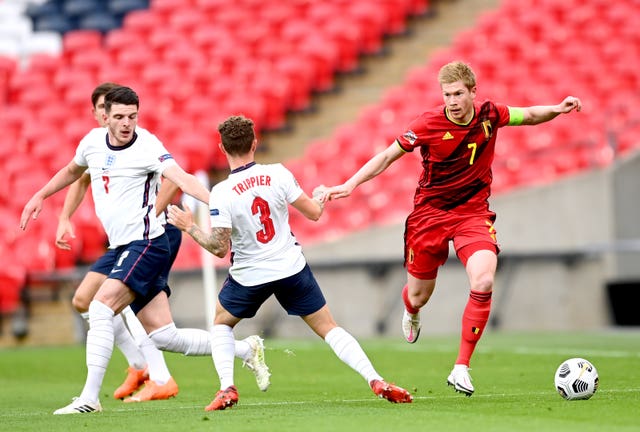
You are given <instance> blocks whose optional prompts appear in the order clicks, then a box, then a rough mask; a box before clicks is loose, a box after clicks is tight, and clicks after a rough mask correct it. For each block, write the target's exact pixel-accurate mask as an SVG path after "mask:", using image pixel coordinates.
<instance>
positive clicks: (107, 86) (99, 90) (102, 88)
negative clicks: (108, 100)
mask: <svg viewBox="0 0 640 432" xmlns="http://www.w3.org/2000/svg"><path fill="white" fill-rule="evenodd" d="M115 87H118V84H116V83H112V82H104V83H102V84H100V85H99V86H98V87H96V88H94V89H93V93H91V105H92V106H93V107H94V108H95V107H96V104H97V103H98V99H100V96H103V95H106V94H107V93H108V92H109V90H111V89H113V88H115Z"/></svg>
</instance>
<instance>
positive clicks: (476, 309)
mask: <svg viewBox="0 0 640 432" xmlns="http://www.w3.org/2000/svg"><path fill="white" fill-rule="evenodd" d="M490 312H491V291H490V292H486V293H485V292H480V291H473V290H471V292H470V294H469V300H468V301H467V306H466V307H465V309H464V313H463V314H462V337H461V338H460V351H459V353H458V359H457V360H456V364H463V365H467V366H469V361H470V360H471V355H472V354H473V351H474V350H475V348H476V344H477V343H478V341H479V340H480V337H481V336H482V332H483V330H484V328H485V326H486V325H487V321H488V320H489V313H490Z"/></svg>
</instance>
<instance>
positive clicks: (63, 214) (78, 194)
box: [56, 172, 91, 250]
mask: <svg viewBox="0 0 640 432" xmlns="http://www.w3.org/2000/svg"><path fill="white" fill-rule="evenodd" d="M90 184H91V175H89V174H88V173H86V172H85V173H84V174H83V175H82V176H81V177H80V178H79V179H78V180H76V181H75V182H73V183H72V184H71V186H69V190H68V191H67V195H66V196H65V197H64V204H63V205H62V210H61V211H60V215H59V216H58V227H57V228H56V246H57V247H58V248H60V249H64V250H71V244H70V243H69V240H68V239H69V238H75V237H76V235H75V233H74V231H73V224H72V223H71V216H73V214H74V213H75V212H76V210H77V209H78V207H79V206H80V203H82V200H83V199H84V196H85V195H86V193H87V189H89V185H90Z"/></svg>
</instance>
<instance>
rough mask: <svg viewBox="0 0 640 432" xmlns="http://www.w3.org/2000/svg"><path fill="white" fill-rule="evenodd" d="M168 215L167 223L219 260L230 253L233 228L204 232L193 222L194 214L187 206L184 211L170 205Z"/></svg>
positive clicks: (213, 229)
mask: <svg viewBox="0 0 640 432" xmlns="http://www.w3.org/2000/svg"><path fill="white" fill-rule="evenodd" d="M167 213H168V214H167V222H169V223H170V224H171V225H174V226H175V227H176V228H178V229H179V230H181V231H184V232H186V233H187V234H189V235H190V236H191V238H193V239H194V240H195V241H196V242H197V243H198V244H199V245H200V246H202V247H203V248H205V249H206V250H208V251H209V252H211V253H212V254H214V255H215V256H217V257H218V258H224V257H225V256H226V255H227V253H228V252H229V245H230V243H229V240H230V239H231V228H215V227H214V228H212V229H211V233H206V232H204V231H203V230H202V229H201V228H200V227H199V226H198V225H196V224H195V222H194V221H193V214H192V213H191V209H189V207H188V206H185V207H184V210H183V209H181V208H180V207H178V206H175V205H170V206H169V207H168V208H167Z"/></svg>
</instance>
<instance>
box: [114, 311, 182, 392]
mask: <svg viewBox="0 0 640 432" xmlns="http://www.w3.org/2000/svg"><path fill="white" fill-rule="evenodd" d="M120 315H122V316H124V319H125V321H126V323H127V327H128V328H129V332H130V333H131V336H133V339H135V342H136V345H137V346H138V347H139V351H140V352H141V355H142V356H143V357H144V360H145V361H146V366H147V372H148V373H149V379H151V381H154V382H155V383H156V384H160V385H163V384H166V383H167V381H169V379H170V378H171V372H169V368H168V367H167V363H166V362H165V361H164V354H163V353H162V351H160V350H159V349H158V348H156V346H155V344H154V343H153V341H152V340H151V339H150V338H149V335H148V334H147V331H146V330H145V329H144V327H143V326H142V324H141V323H140V320H138V317H136V315H135V314H134V313H133V311H132V310H131V307H129V306H127V307H126V308H124V309H123V310H122V312H121V313H120Z"/></svg>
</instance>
